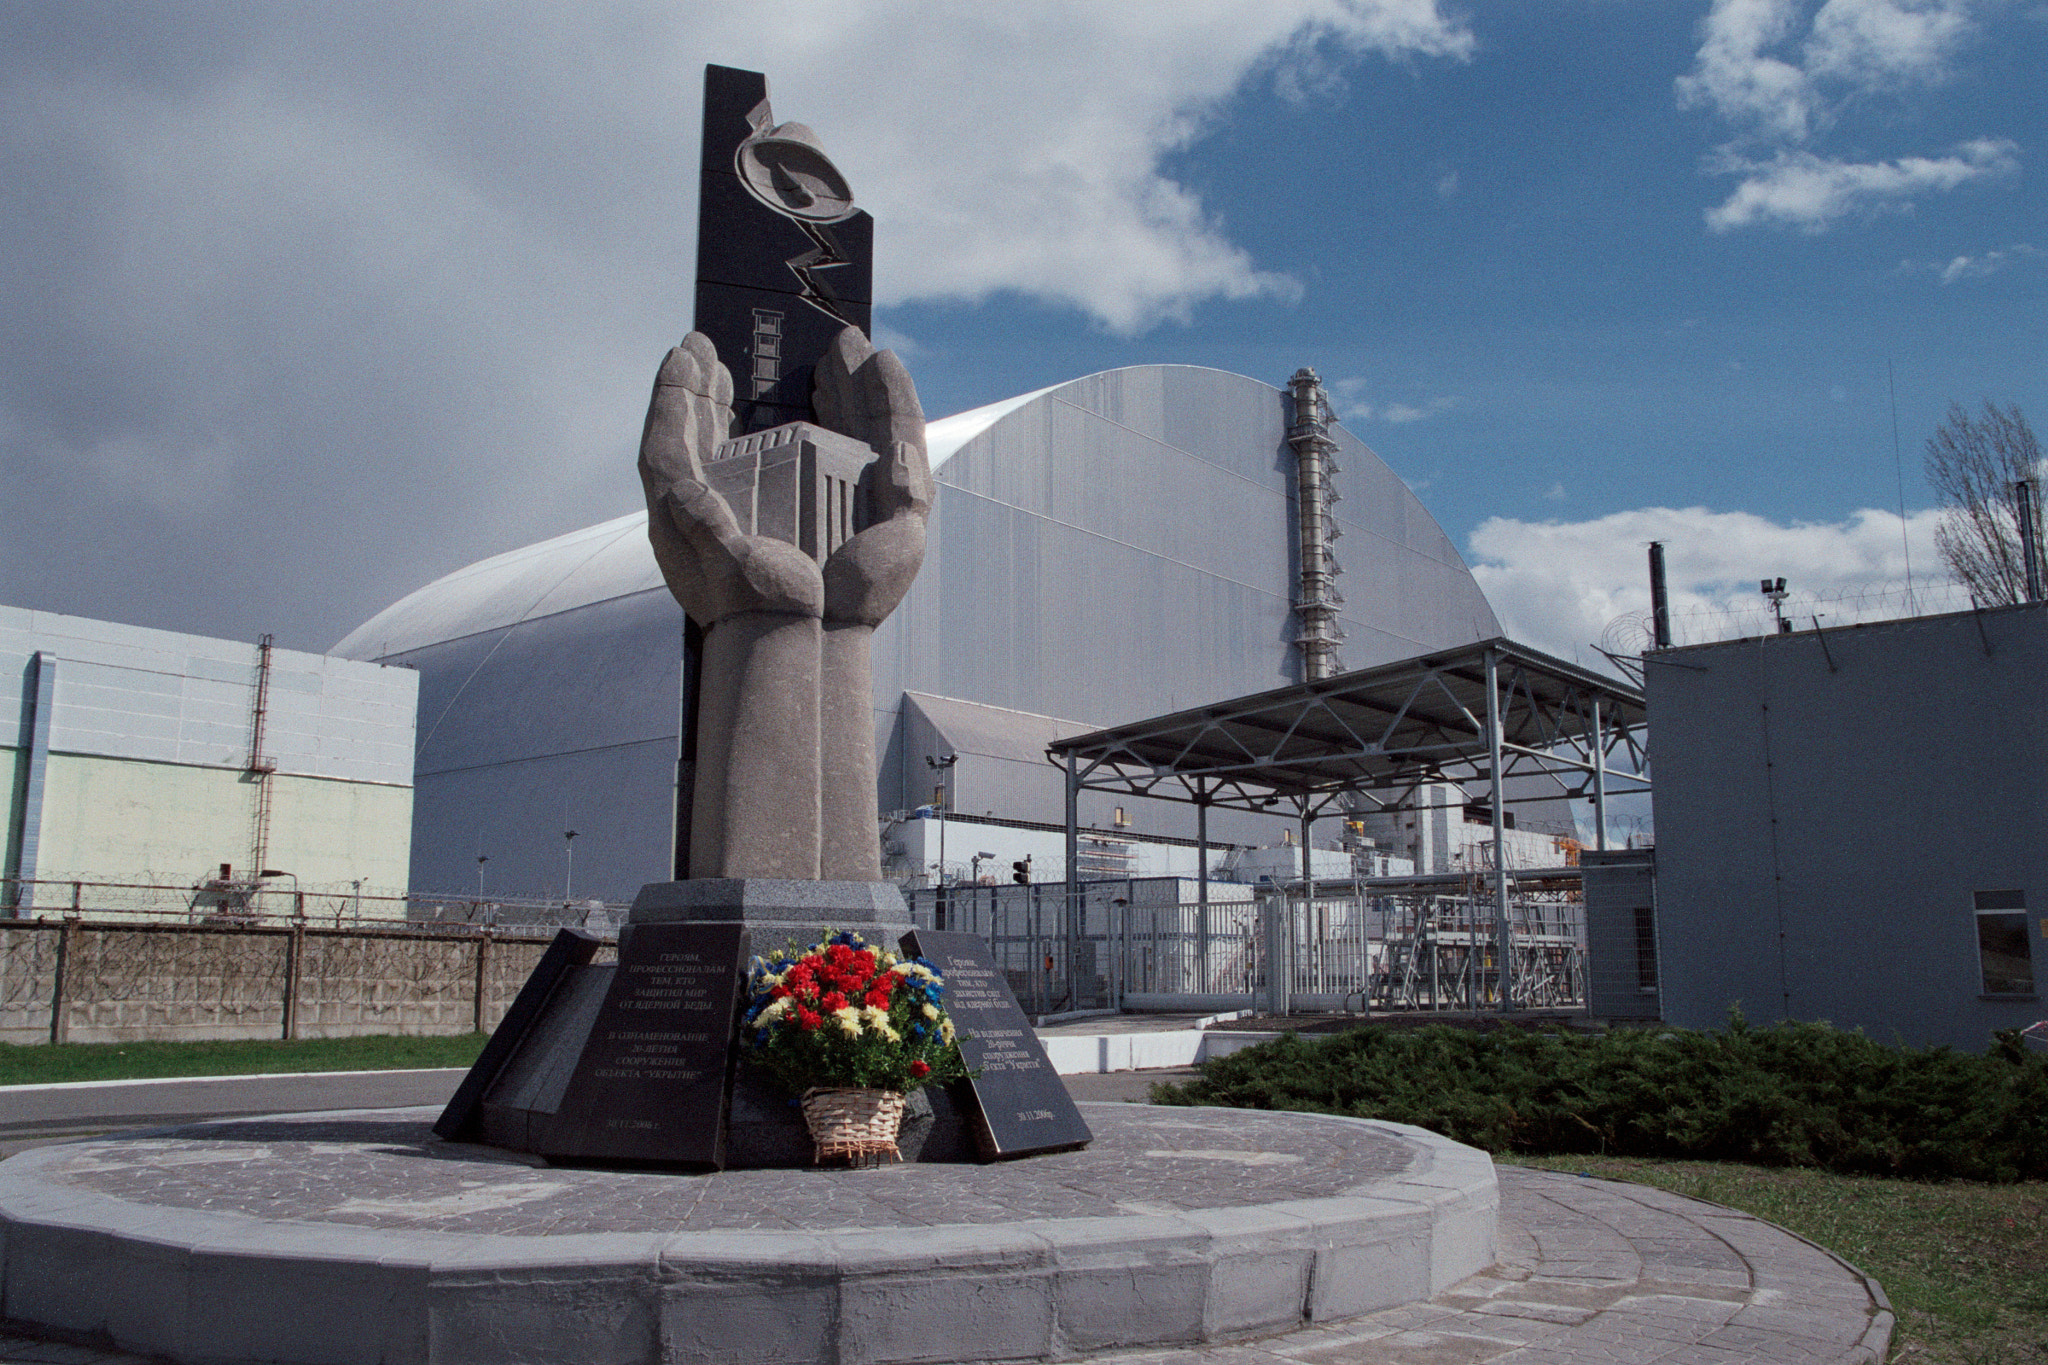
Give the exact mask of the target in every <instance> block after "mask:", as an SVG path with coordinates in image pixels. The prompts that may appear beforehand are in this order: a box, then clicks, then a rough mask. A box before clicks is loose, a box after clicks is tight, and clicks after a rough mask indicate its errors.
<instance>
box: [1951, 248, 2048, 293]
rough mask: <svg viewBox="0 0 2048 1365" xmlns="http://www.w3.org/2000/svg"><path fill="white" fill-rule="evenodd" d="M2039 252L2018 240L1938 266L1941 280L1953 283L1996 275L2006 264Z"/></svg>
mask: <svg viewBox="0 0 2048 1365" xmlns="http://www.w3.org/2000/svg"><path fill="white" fill-rule="evenodd" d="M2040 254H2041V253H2040V251H2039V250H2038V249H2036V248H2034V247H2031V246H2028V245H2027V244H2026V243H2025V242H2020V243H2017V244H2015V245H2013V246H2009V247H2005V248H2002V249H2001V250H1997V251H1986V252H1984V253H1982V254H1981V255H1976V256H1958V257H1956V258H1955V259H1954V260H1952V261H1950V262H1949V263H1948V264H1947V265H1944V266H1941V267H1939V269H1940V271H1941V282H1942V283H1943V284H1954V283H1955V282H1956V281H1957V280H1974V279H1981V278H1983V277H1984V276H1986V275H1996V274H1997V273H1998V272H1999V271H2001V270H2003V269H2005V268H2006V267H2007V266H2010V265H2017V264H2018V263H2019V262H2021V261H2023V260H2026V259H2027V258H2029V257H2032V256H2038V255H2040Z"/></svg>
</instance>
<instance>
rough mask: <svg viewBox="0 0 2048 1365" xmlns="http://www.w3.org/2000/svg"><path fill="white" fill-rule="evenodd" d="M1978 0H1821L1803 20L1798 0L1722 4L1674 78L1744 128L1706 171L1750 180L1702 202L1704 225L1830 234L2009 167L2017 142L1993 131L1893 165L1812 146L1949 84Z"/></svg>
mask: <svg viewBox="0 0 2048 1365" xmlns="http://www.w3.org/2000/svg"><path fill="white" fill-rule="evenodd" d="M1978 2H1979V3H1981V0H1978ZM1972 3H1973V0H1826V2H1825V3H1824V4H1822V5H1821V6H1820V7H1819V9H1818V10H1817V11H1815V12H1813V14H1812V18H1811V19H1810V20H1806V19H1805V15H1806V12H1807V8H1806V5H1805V4H1804V3H1802V0H1715V4H1714V7H1713V9H1712V10H1711V11H1710V12H1709V13H1708V15H1707V18H1706V20H1705V21H1704V22H1703V23H1702V25H1701V36H1700V48H1699V52H1698V55H1697V57H1696V59H1695V61H1694V65H1693V70H1692V71H1691V72H1690V73H1689V74H1687V75H1685V76H1682V77H1680V78H1679V79H1678V82H1677V93H1678V101H1679V104H1680V105H1681V106H1682V107H1687V108H1708V109H1711V110H1713V111H1714V112H1715V113H1716V114H1718V115H1719V116H1720V117H1721V118H1722V119H1723V120H1725V121H1727V122H1728V123H1729V124H1731V125H1732V126H1733V129H1734V131H1735V137H1734V138H1733V140H1731V141H1729V142H1727V143H1724V144H1723V145H1722V146H1721V147H1720V148H1719V149H1718V150H1717V151H1716V152H1715V154H1714V155H1713V156H1710V157H1709V158H1707V161H1706V170H1707V172H1708V173H1709V174H1713V175H1740V176H1741V177H1743V179H1742V182H1741V184H1739V185H1738V186H1737V187H1736V189H1735V191H1734V193H1732V194H1731V195H1730V196H1729V197H1728V199H1727V200H1726V201H1725V202H1723V203H1722V204H1720V205H1718V206H1717V207H1715V208H1712V209H1710V210H1708V211H1707V215H1706V217H1707V223H1708V225H1709V226H1710V227H1711V228H1713V229H1714V230H1715V231H1717V232H1726V231H1729V230H1731V229H1734V228H1741V227H1752V226H1757V225H1760V224H1782V225H1789V226H1793V227H1797V228H1800V229H1802V230H1804V231H1807V232H1822V231H1825V230H1826V229H1827V228H1828V226H1829V225H1830V224H1832V223H1833V222H1835V221H1836V220H1837V219H1839V218H1841V217H1842V216H1844V215H1846V214H1849V213H1853V212H1858V211H1871V210H1877V209H1882V208H1887V207H1900V206H1904V205H1908V204H1910V203H1911V202H1912V201H1913V200H1914V198H1916V197H1918V196H1920V195H1923V194H1927V193H1931V192H1936V191H1941V190H1949V189H1954V188H1955V187H1956V186H1958V185H1961V184H1964V183H1966V182H1968V181H1971V180H1979V179H1983V178H1985V177H1987V176H1993V175H1999V174H2004V173H2007V172H2009V171H2011V170H2012V169H2014V168H2015V167H2016V166H2017V165H2018V157H2017V151H2018V149H2017V147H2016V146H2015V145H2014V144H2013V143H2012V142H2011V141H2009V140H2007V139H2003V138H1995V137H1984V138H1978V139H1975V140H1973V141H1971V142H1967V143H1965V144H1963V145H1962V146H1960V147H1958V148H1956V149H1955V150H1954V151H1953V152H1952V153H1950V154H1947V155H1942V156H1933V157H1929V156H1913V155H1906V156H1900V157H1896V158H1893V159H1889V160H1886V159H1876V160H1860V159H1858V160H1851V159H1846V158H1842V157H1835V156H1829V155H1826V154H1824V153H1821V152H1817V151H1814V150H1812V148H1811V145H1810V144H1812V143H1813V142H1814V141H1815V139H1817V138H1818V137H1820V136H1821V135H1823V134H1825V133H1826V132H1828V131H1829V130H1830V129H1832V128H1833V127H1834V126H1835V124H1836V123H1837V122H1839V121H1840V119H1841V118H1842V117H1843V116H1844V114H1845V112H1846V111H1848V110H1849V109H1851V108H1853V107H1855V106H1857V105H1859V104H1861V103H1864V102H1867V101H1868V100H1870V99H1872V98H1873V97H1875V96H1879V95H1891V96H1903V95H1905V94H1906V93H1907V92H1909V91H1911V90H1913V89H1916V88H1921V87H1927V86H1933V85H1937V84H1940V83H1941V82H1943V81H1945V80H1947V79H1949V78H1950V77H1951V76H1952V75H1953V59H1954V57H1955V55H1956V54H1957V52H1958V51H1959V50H1960V49H1961V48H1962V46H1963V45H1964V43H1965V42H1966V40H1967V39H1968V38H1969V37H1970V36H1971V35H1972V34H1973V33H1974V32H1975V25H1974V23H1973V21H1972V19H1971V13H1970V11H1971V8H1972ZM1802 30H1803V32H1802Z"/></svg>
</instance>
